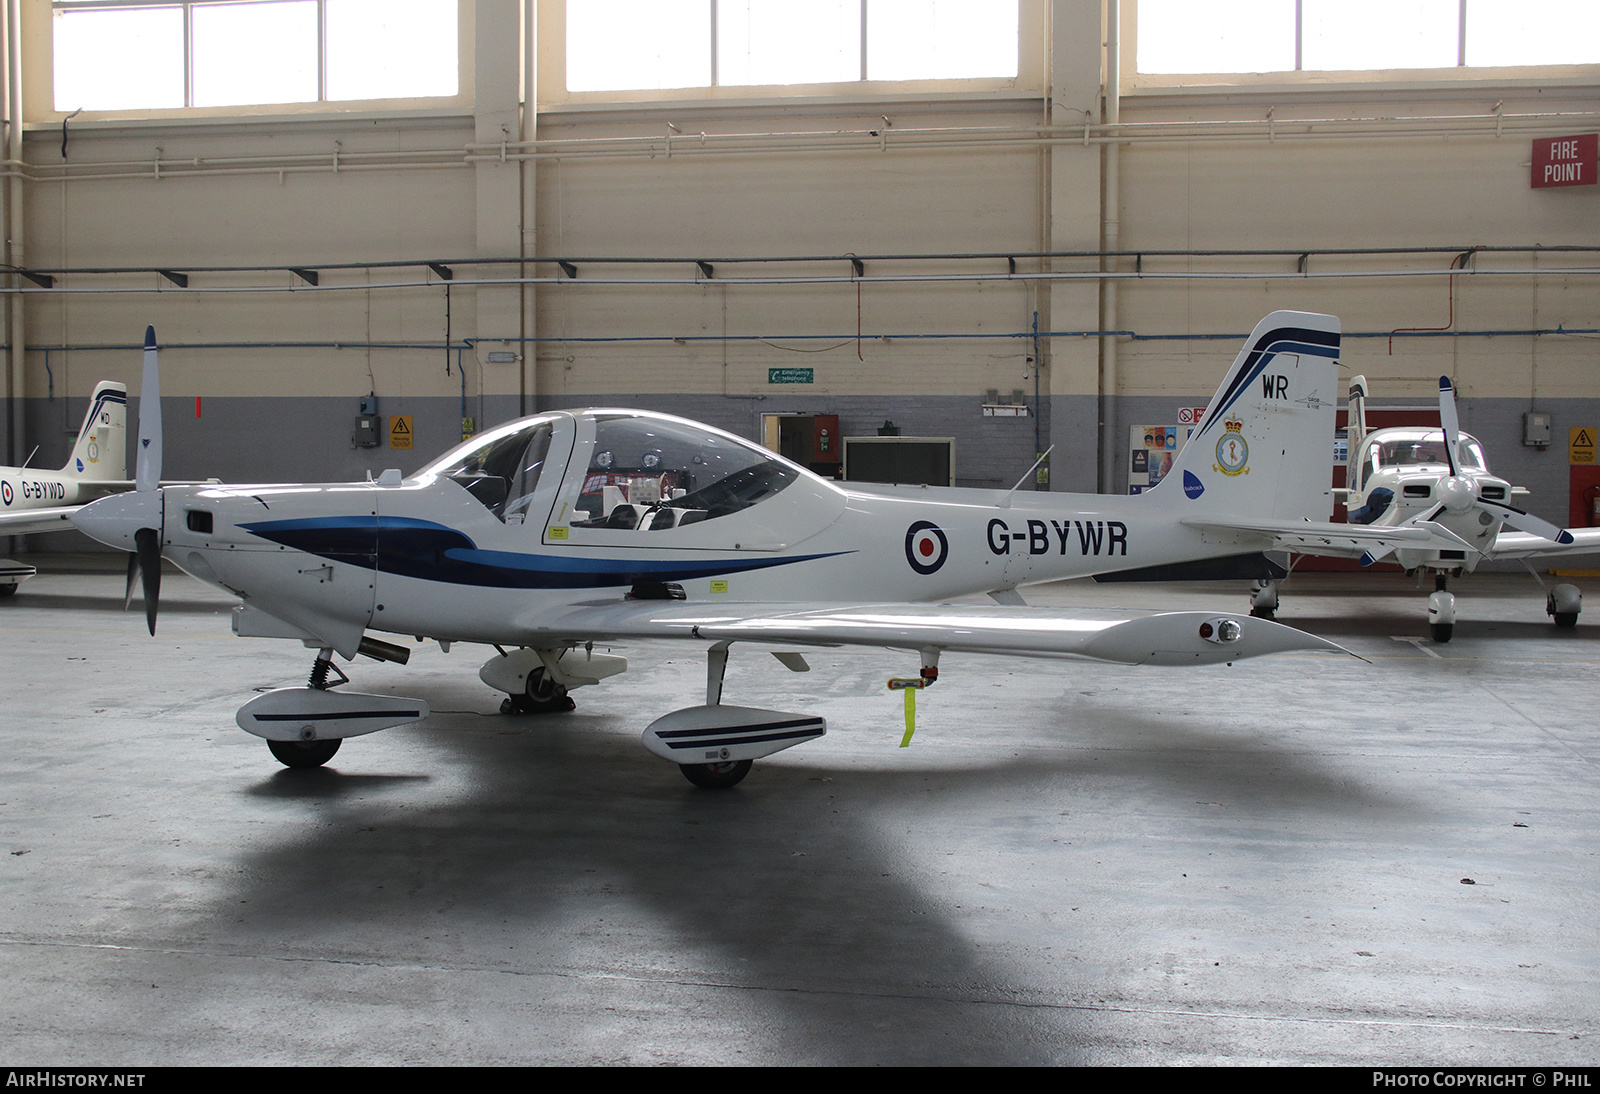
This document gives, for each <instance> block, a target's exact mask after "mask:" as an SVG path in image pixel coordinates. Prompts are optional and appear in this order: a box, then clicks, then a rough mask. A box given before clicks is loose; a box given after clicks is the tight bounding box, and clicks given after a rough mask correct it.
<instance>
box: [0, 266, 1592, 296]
mask: <svg viewBox="0 0 1600 1094" xmlns="http://www.w3.org/2000/svg"><path fill="white" fill-rule="evenodd" d="M1596 274H1600V267H1590V266H1583V267H1577V266H1574V267H1564V268H1562V267H1558V268H1551V267H1539V268H1528V269H1520V270H1512V269H1507V270H1482V269H1479V270H1470V271H1469V270H1335V271H1307V272H1306V273H1294V272H1287V271H1255V272H1239V271H1212V272H1197V271H1174V272H1171V273H1160V272H1152V271H1149V270H1144V271H1134V270H1127V271H1123V270H1085V271H1081V272H1062V271H1051V272H1046V273H1030V274H1010V273H1003V274H982V273H963V274H902V275H896V274H887V275H881V276H872V277H864V278H854V277H829V276H818V277H792V276H791V277H731V278H719V279H718V281H717V284H718V285H719V286H725V287H740V286H761V285H768V286H770V285H860V284H956V283H966V282H994V281H1015V282H1029V281H1116V282H1122V281H1323V280H1344V279H1349V278H1389V277H1400V278H1421V277H1448V276H1455V277H1523V278H1526V277H1535V278H1548V277H1588V276H1594V275H1596ZM444 284H445V283H444V282H440V281H391V282H356V283H351V284H347V285H320V284H319V285H190V286H188V287H187V288H179V287H177V286H174V285H164V286H151V285H135V286H108V285H102V286H71V287H62V286H54V287H51V288H42V287H11V288H5V289H0V292H3V293H5V294H8V295H11V296H14V297H20V296H30V295H45V296H52V295H54V296H62V295H66V296H109V295H153V296H160V295H163V294H166V295H182V294H188V293H206V294H217V295H228V294H234V293H291V294H293V293H318V292H378V291H388V290H400V289H439V288H441V287H443V286H444ZM450 284H451V285H453V286H455V287H456V288H461V287H464V286H473V285H480V286H508V285H565V286H578V287H579V288H582V287H584V286H589V287H594V286H661V287H671V286H685V287H695V288H704V287H705V281H704V280H703V279H698V278H693V277H655V278H644V277H641V278H628V277H610V278H606V277H585V278H583V279H582V280H581V281H574V280H572V279H570V278H567V277H562V276H555V277H482V278H457V279H456V280H454V281H452V282H450Z"/></svg>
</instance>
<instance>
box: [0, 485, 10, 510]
mask: <svg viewBox="0 0 1600 1094" xmlns="http://www.w3.org/2000/svg"><path fill="white" fill-rule="evenodd" d="M0 498H3V499H4V500H5V503H6V504H7V505H10V504H11V498H12V494H11V484H10V483H9V482H0Z"/></svg>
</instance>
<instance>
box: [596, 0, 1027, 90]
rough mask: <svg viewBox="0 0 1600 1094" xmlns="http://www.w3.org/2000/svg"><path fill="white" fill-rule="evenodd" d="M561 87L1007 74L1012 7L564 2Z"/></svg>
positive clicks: (888, 2) (771, 0)
mask: <svg viewBox="0 0 1600 1094" xmlns="http://www.w3.org/2000/svg"><path fill="white" fill-rule="evenodd" d="M566 17H567V90H569V91H640V90H658V89H666V88H689V87H740V86H751V85H768V86H771V85H794V84H820V83H847V82H852V81H863V80H952V79H981V78H993V77H998V78H1010V77H1015V76H1016V75H1017V57H1018V53H1017V51H1018V44H1017V43H1018V34H1017V27H1018V23H1017V20H1018V14H1017V2H1016V0H567V7H566Z"/></svg>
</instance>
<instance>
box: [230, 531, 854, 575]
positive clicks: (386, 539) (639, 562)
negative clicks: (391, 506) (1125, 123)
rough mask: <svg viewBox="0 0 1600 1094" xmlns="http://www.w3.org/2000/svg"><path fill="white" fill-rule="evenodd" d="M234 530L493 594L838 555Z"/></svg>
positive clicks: (449, 534) (418, 534)
mask: <svg viewBox="0 0 1600 1094" xmlns="http://www.w3.org/2000/svg"><path fill="white" fill-rule="evenodd" d="M239 527H240V528H243V529H244V530H245V531H247V532H249V533H251V534H252V535H256V536H260V537H261V538H262V539H266V540H271V541H272V542H273V543H281V544H283V545H284V546H285V547H292V548H293V549H295V550H297V551H304V552H306V553H307V554H312V555H316V556H318V557H319V558H326V559H329V560H331V561H335V562H346V563H349V564H351V565H353V566H361V567H363V568H365V569H369V570H377V571H379V572H381V573H385V574H394V575H396V576H399V577H412V578H417V579H418V580H421V581H440V582H445V583H447V584H451V585H473V586H479V587H485V588H501V589H594V588H606V587H616V586H623V585H632V584H633V583H634V582H636V581H688V580H690V579H693V578H698V577H715V576H718V575H720V574H734V573H741V572H746V571H750V570H765V569H768V568H770V567H773V566H785V565H788V564H789V563H791V562H809V561H811V560H812V559H818V558H830V557H832V555H834V554H843V553H846V552H837V551H836V552H830V553H828V554H818V555H791V556H788V557H784V558H763V559H751V558H734V559H729V558H707V559H677V560H666V559H657V558H584V557H582V556H578V555H568V556H561V555H550V554H530V553H524V552H521V551H489V550H484V549H482V548H480V547H479V546H478V545H477V544H476V543H474V542H473V541H472V540H471V539H470V538H469V537H467V536H466V535H465V534H464V533H462V532H459V531H457V530H456V529H454V528H450V527H447V526H446V525H443V524H436V523H434V522H433V521H427V520H417V519H415V518H412V517H381V518H380V517H376V516H348V517H306V518H303V519H298V520H269V521H257V522H255V523H253V524H241V525H239Z"/></svg>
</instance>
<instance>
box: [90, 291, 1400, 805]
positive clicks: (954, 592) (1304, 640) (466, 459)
mask: <svg viewBox="0 0 1600 1094" xmlns="http://www.w3.org/2000/svg"><path fill="white" fill-rule="evenodd" d="M146 343H147V346H148V347H150V348H148V349H147V351H146V354H145V392H146V397H145V399H144V400H143V402H142V405H146V406H159V405H160V404H159V402H154V401H151V400H150V398H149V396H148V393H149V392H150V391H151V390H153V389H154V387H155V385H156V382H157V380H156V367H157V366H156V352H155V349H154V348H153V347H154V333H153V332H150V333H148V334H147V336H146ZM1338 351H1339V327H1338V321H1337V320H1336V319H1334V318H1333V317H1331V316H1322V315H1310V314H1305V313H1297V312H1277V313H1274V314H1273V315H1270V316H1268V317H1267V318H1266V319H1265V320H1263V321H1262V322H1261V324H1260V325H1258V326H1257V327H1256V330H1255V332H1254V333H1253V334H1252V335H1251V337H1250V339H1249V342H1248V343H1247V344H1246V346H1245V347H1244V349H1243V351H1241V352H1240V354H1239V356H1238V359H1237V360H1236V361H1235V362H1234V365H1233V367H1232V369H1231V370H1230V371H1229V372H1228V375H1227V377H1226V379H1225V380H1224V382H1223V384H1222V387H1221V388H1220V389H1219V391H1218V392H1217V395H1216V397H1215V399H1214V400H1213V401H1212V404H1211V410H1210V412H1209V413H1208V414H1207V416H1206V418H1205V420H1204V421H1203V422H1202V423H1201V425H1200V427H1199V429H1198V430H1197V432H1196V434H1195V436H1194V439H1193V440H1191V442H1190V444H1189V445H1188V447H1187V448H1185V449H1184V452H1183V453H1182V454H1181V455H1180V458H1179V459H1178V461H1177V464H1176V466H1174V468H1173V472H1172V474H1171V475H1170V476H1169V477H1168V478H1167V479H1166V480H1165V481H1164V482H1163V483H1162V484H1161V485H1160V486H1159V487H1157V488H1156V489H1154V490H1151V491H1149V492H1148V493H1146V494H1144V495H1143V496H1140V497H1118V496H1100V495H1077V496H1074V495H1069V494H1049V493H1032V492H1029V493H1023V494H1019V493H1017V491H1016V490H1015V489H1013V490H1011V491H999V490H963V489H937V488H923V487H917V488H894V487H882V488H873V489H871V490H864V489H857V488H855V487H854V486H851V485H846V484H840V483H835V482H830V481H827V480H824V479H822V478H819V477H817V476H815V475H813V474H811V473H810V472H809V471H807V470H805V469H804V468H801V467H799V466H797V465H795V464H793V463H790V462H789V461H787V460H785V459H782V458H781V457H779V456H777V455H776V454H774V453H772V452H770V451H768V450H767V449H765V448H761V447H759V446H757V445H755V444H753V443H751V442H749V441H746V440H743V439H741V438H739V437H735V436H733V435H731V434H728V433H724V432H722V431H720V430H717V429H714V428H711V427H709V426H705V425H700V424H697V423H695V422H691V421H687V420H684V419H682V418H675V417H671V416H669V415H666V414H657V413H651V412H648V411H640V410H610V409H596V410H583V411H573V412H565V411H562V412H554V413H546V414H536V415H534V416H532V417H528V418H523V419H520V420H518V421H514V422H510V423H508V424H506V425H502V426H500V427H499V428H496V429H493V430H490V431H488V432H486V433H484V434H481V435H479V436H477V437H474V438H472V439H471V440H469V441H467V442H465V443H463V444H462V445H460V446H459V447H458V448H455V449H453V450H452V451H450V452H448V453H446V454H445V455H444V456H442V457H440V458H439V459H437V460H435V461H434V462H433V463H431V464H429V465H428V466H426V467H424V468H423V469H422V470H421V471H419V472H417V473H416V474H414V475H411V476H410V477H405V476H402V475H401V473H400V472H399V471H397V470H396V471H386V472H384V473H383V474H382V475H381V476H379V477H378V478H377V479H376V480H369V481H367V482H355V483H341V484H331V485H260V486H206V485H201V486H164V487H163V486H161V485H160V483H159V459H160V420H159V417H158V416H155V415H151V416H145V415H141V421H140V440H139V448H138V466H137V471H136V477H137V481H138V489H137V490H136V491H135V492H133V493H130V494H122V495H117V496H114V497H110V498H106V499H104V500H101V501H97V502H95V503H94V504H93V505H91V506H88V507H87V508H85V509H83V510H82V511H80V512H79V513H77V514H76V515H75V516H74V517H73V523H74V524H75V525H76V526H77V527H78V528H80V529H82V530H83V531H84V532H86V533H88V534H89V535H90V536H93V537H94V538H95V539H97V540H99V541H101V542H102V543H106V544H108V545H111V546H114V547H118V548H121V549H123V550H130V551H133V552H135V556H136V558H137V560H138V569H139V572H141V573H142V574H143V577H144V584H145V606H146V613H147V620H148V623H149V627H150V630H151V633H152V634H153V633H154V631H155V618H156V616H155V612H156V601H157V598H158V596H159V574H160V562H161V559H162V558H163V557H165V558H167V559H168V560H170V561H172V562H173V563H174V564H176V565H177V566H178V567H179V568H181V569H183V570H184V571H186V572H188V573H190V574H192V575H194V576H195V577H197V578H199V579H200V580H202V581H204V582H206V583H208V584H210V585H214V586H216V587H218V588H221V589H225V590H227V591H230V592H232V593H235V594H236V595H238V596H239V597H240V599H241V600H242V601H243V603H242V604H241V605H240V607H239V608H237V609H235V616H234V630H235V631H236V633H238V634H240V635H245V636H258V637H276V638H287V639H294V640H298V641H301V642H303V643H304V644H305V645H306V646H307V647H308V648H312V649H316V650H317V651H318V652H317V654H316V658H315V661H314V665H313V669H312V673H311V680H310V684H309V686H307V687H302V688H283V689H279V690H277V691H273V692H270V693H267V694H264V695H262V696H259V697H257V698H255V699H253V700H251V701H250V702H249V703H247V704H246V705H245V706H244V707H243V708H242V709H241V710H240V711H239V713H238V716H237V721H238V723H239V725H240V727H241V728H243V729H245V730H247V731H249V732H251V733H254V734H256V735H257V736H260V737H263V738H266V740H267V742H268V746H269V747H270V748H271V750H272V753H273V755H275V756H276V757H277V758H278V759H279V760H280V761H282V762H283V763H285V764H287V765H289V766H291V767H311V766H316V765H319V764H322V763H325V762H327V760H328V759H330V758H331V757H332V756H333V754H334V752H335V751H337V749H338V748H339V745H340V742H341V740H342V739H343V738H345V737H351V736H357V735H360V734H363V733H369V732H373V731H375V730H379V729H385V728H389V727H391V726H395V725H401V724H405V723H408V722H414V721H417V720H419V719H421V718H423V717H425V716H426V715H427V714H428V706H427V704H426V703H424V702H422V701H421V700H418V699H404V698H398V697H392V696H380V695H364V694H354V693H351V692H345V691H335V690H333V688H332V687H330V685H329V674H330V673H337V675H338V677H339V680H338V682H339V683H343V682H345V681H346V680H347V679H348V678H347V677H346V676H345V674H344V673H343V672H342V671H340V670H338V669H337V668H336V666H335V665H334V663H333V657H334V654H335V653H337V654H339V655H340V656H342V657H344V658H346V659H350V658H353V657H355V655H356V654H358V653H361V654H366V655H367V656H369V657H373V658H375V659H378V660H387V661H397V662H401V663H404V662H405V661H406V659H407V658H408V656H409V652H408V651H407V650H406V648H405V647H403V646H399V645H396V644H394V643H392V642H389V641H387V640H385V639H382V638H378V637H375V636H374V635H372V634H369V633H368V632H369V631H376V632H386V633H389V634H397V635H412V636H417V637H418V638H419V639H421V638H423V637H431V638H433V639H435V640H437V641H438V642H439V644H440V645H441V646H442V647H444V648H445V649H446V650H448V649H449V648H450V646H451V645H452V644H453V643H457V642H477V643H483V644H486V645H491V646H494V648H495V649H496V651H497V652H496V653H495V655H494V656H492V657H490V658H489V660H488V661H487V662H486V663H485V664H484V665H483V666H482V668H481V669H480V671H479V676H480V677H481V679H483V681H484V682H485V683H487V684H489V685H490V686H491V687H494V688H497V689H499V690H502V691H505V692H506V693H507V694H508V696H509V697H508V698H507V700H506V701H505V703H504V704H503V705H502V710H505V711H507V712H511V711H522V712H543V711H554V710H569V709H571V708H572V701H571V699H570V698H569V697H568V695H567V693H568V691H570V690H571V689H573V688H576V687H580V686H583V685H586V684H596V683H598V682H599V681H601V680H603V679H605V678H606V677H608V676H611V675H614V674H616V673H618V672H621V671H623V670H625V669H626V667H627V662H626V660H624V659H623V658H621V657H618V656H615V655H611V654H602V653H596V652H594V644H595V643H605V642H615V641H619V640H627V639H638V638H676V639H686V640H690V641H698V642H700V643H703V644H704V645H705V646H707V647H709V649H708V655H707V680H706V701H705V703H704V704H703V705H698V706H693V707H689V708H687V709H684V710H679V711H675V712H673V713H671V714H668V715H666V716H665V717H662V718H660V719H658V720H656V721H655V722H653V723H652V724H651V725H650V726H649V728H648V729H646V730H645V733H644V743H645V745H646V747H647V748H649V750H650V751H651V752H653V753H655V754H656V755H658V756H661V757H663V758H665V759H668V760H670V761H672V762H674V763H677V764H679V765H680V766H681V768H682V771H683V773H684V775H685V776H687V777H688V778H689V780H690V781H691V782H693V783H695V784H696V785H698V786H703V787H713V788H715V787H726V786H732V785H733V784H735V783H737V782H738V781H739V780H740V779H741V778H743V777H744V775H745V774H746V772H748V771H749V769H750V765H751V762H752V761H753V760H755V759H758V758H760V757H763V756H766V755H770V754H771V753H773V752H776V751H778V750H779V749H783V748H788V747H790V746H792V745H795V744H799V743H801V742H803V741H807V740H811V739H813V738H815V737H819V736H821V735H822V734H823V733H824V731H825V728H826V727H825V723H824V720H823V719H822V718H819V717H815V716H812V715H807V714H800V713H792V712H785V711H773V710H760V709H753V708H748V707H736V706H724V705H722V702H721V700H722V682H723V673H724V669H725V667H726V664H727V657H728V649H729V646H730V645H731V644H732V643H734V642H753V643H759V644H763V645H768V646H771V645H788V644H799V645H814V646H838V645H842V644H857V645H869V646H884V647H890V648H895V649H902V650H907V651H912V652H914V653H916V654H917V655H918V656H919V658H920V670H921V671H920V672H919V674H918V675H917V676H915V677H909V678H904V679H899V680H892V681H890V687H892V688H895V687H898V688H905V689H909V690H913V691H914V690H915V689H919V688H922V687H925V686H927V685H930V684H932V683H933V682H934V681H935V680H936V679H937V678H938V665H939V658H940V654H942V653H943V652H945V651H947V650H949V651H957V652H989V653H1004V654H1013V655H1025V656H1037V657H1078V658H1087V659H1091V660H1100V661H1114V662H1124V663H1130V664H1156V665H1198V664H1215V663H1220V662H1232V661H1235V660H1238V659H1240V658H1242V657H1249V656H1256V655H1260V654H1266V653H1276V652H1284V651H1290V650H1334V651H1337V650H1339V647H1337V646H1334V645H1333V644H1332V643H1329V642H1325V641H1323V640H1321V639H1318V638H1314V637H1312V636H1310V635H1307V634H1304V633H1302V632H1300V631H1296V630H1293V629H1291V628H1288V627H1284V626H1281V625H1279V624H1277V623H1273V622H1269V621H1266V620H1261V619H1251V618H1249V617H1248V616H1246V617H1244V618H1235V617H1233V616H1230V615H1227V614H1214V613H1206V612H1173V613H1164V614H1155V615H1145V616H1141V617H1134V618H1130V617H1129V616H1128V614H1127V613H1120V614H1111V613H1091V614H1087V615H1084V616H1081V617H1080V616H1071V617H1068V616H1063V615H1061V614H1059V613H1057V612H1053V611H1048V610H1044V609H1038V608H1030V607H1028V606H1026V605H1024V604H1023V603H1022V601H1021V598H1020V596H1018V594H1017V593H1016V589H1017V587H1018V586H1021V585H1026V584H1029V583H1032V582H1040V581H1050V580H1055V579H1058V578H1063V577H1072V576H1078V575H1083V574H1089V573H1093V572H1096V571H1098V570H1105V569H1116V568H1121V567H1126V566H1128V565H1130V564H1156V563H1160V562H1163V561H1170V560H1181V559H1191V558H1196V557H1208V556H1216V555H1225V554H1232V553H1237V552H1238V551H1239V550H1240V547H1239V544H1240V543H1244V544H1247V545H1253V544H1257V543H1260V542H1262V541H1263V539H1264V537H1267V536H1270V535H1271V534H1274V533H1273V532H1271V531H1263V529H1268V530H1277V531H1283V530H1288V531H1289V532H1292V533H1294V534H1303V533H1304V531H1305V530H1306V529H1317V530H1319V531H1320V532H1321V533H1322V534H1323V535H1326V536H1335V535H1344V536H1354V537H1356V538H1357V540H1360V537H1362V536H1363V535H1366V532H1365V530H1363V529H1359V528H1357V529H1353V530H1352V529H1346V528H1345V526H1343V525H1332V524H1328V523H1325V522H1326V518H1327V516H1328V515H1329V514H1330V511H1331V508H1332V491H1331V487H1330V485H1329V481H1328V480H1329V476H1328V453H1329V451H1330V449H1331V444H1332V436H1333V405H1334V394H1335V391H1336V385H1337V361H1336V359H1337V356H1338ZM1312 518H1316V519H1317V520H1318V521H1319V522H1321V523H1317V524H1309V523H1307V522H1308V521H1309V520H1311V519H1312ZM1415 535H1416V536H1417V537H1420V538H1422V539H1427V538H1428V535H1429V533H1427V532H1426V531H1423V530H1418V531H1416V533H1415ZM974 593H989V594H990V595H991V597H993V598H994V599H995V600H996V601H998V603H996V604H985V605H971V604H961V605H955V604H949V603H941V602H943V601H947V600H949V599H950V598H954V597H959V596H963V595H969V594H974ZM507 647H516V648H515V649H511V650H508V649H507ZM776 656H778V657H779V659H780V660H781V661H782V662H783V663H784V664H785V665H787V666H789V667H790V668H792V669H794V670H796V671H804V670H805V669H806V667H807V666H806V664H805V662H804V659H803V658H802V657H801V656H800V655H799V654H797V653H793V652H788V651H784V652H779V653H777V654H776ZM909 698H910V697H909V696H908V703H907V707H908V713H909V710H910V707H911V703H910V702H909ZM908 730H909V719H908Z"/></svg>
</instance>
